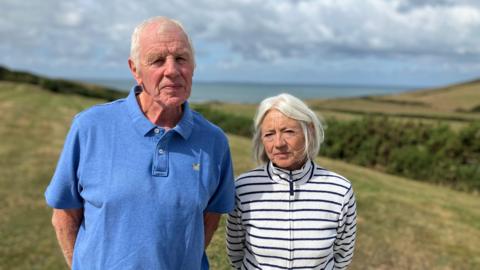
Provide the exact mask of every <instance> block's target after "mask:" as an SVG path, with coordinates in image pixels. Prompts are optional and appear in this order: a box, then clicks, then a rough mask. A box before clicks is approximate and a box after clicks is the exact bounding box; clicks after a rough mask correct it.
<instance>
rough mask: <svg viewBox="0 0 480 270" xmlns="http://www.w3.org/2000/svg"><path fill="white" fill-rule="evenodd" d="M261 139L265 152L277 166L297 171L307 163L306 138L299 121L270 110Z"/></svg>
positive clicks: (264, 122) (264, 119)
mask: <svg viewBox="0 0 480 270" xmlns="http://www.w3.org/2000/svg"><path fill="white" fill-rule="evenodd" d="M261 138H262V143H263V146H264V147H265V152H266V153H267V156H268V158H269V159H270V160H271V161H272V162H273V164H275V166H277V167H279V168H283V169H287V170H296V169H299V168H301V167H302V166H303V164H304V163H305V160H306V156H305V136H304V135H303V131H302V127H301V125H300V123H299V122H298V121H297V120H294V119H292V118H289V117H287V116H285V115H284V114H283V113H281V112H280V111H278V110H275V109H273V110H270V111H268V112H267V114H266V115H265V117H264V118H263V122H262V125H261Z"/></svg>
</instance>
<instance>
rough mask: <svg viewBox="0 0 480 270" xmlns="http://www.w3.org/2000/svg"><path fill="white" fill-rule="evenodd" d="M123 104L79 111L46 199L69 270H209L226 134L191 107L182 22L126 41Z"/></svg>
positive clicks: (227, 183) (226, 157)
mask: <svg viewBox="0 0 480 270" xmlns="http://www.w3.org/2000/svg"><path fill="white" fill-rule="evenodd" d="M128 63H129V66H130V70H131V72H132V74H133V76H134V77H135V80H136V81H137V86H135V87H134V88H133V89H132V91H131V92H130V94H129V95H128V97H127V98H125V99H120V100H117V101H114V102H111V103H108V104H103V105H98V106H94V107H92V108H90V109H87V110H86V111H83V112H81V113H79V114H78V115H77V116H76V117H75V119H74V121H73V123H72V126H71V129H70V131H69V134H68V135H67V138H66V141H65V145H64V149H63V151H62V154H61V157H60V159H59V162H58V165H57V168H56V171H55V174H54V176H53V178H52V181H51V183H50V185H49V186H48V188H47V190H46V193H45V197H46V200H47V203H48V204H49V205H50V206H51V207H53V208H54V210H53V218H52V223H53V226H54V228H55V231H56V234H57V238H58V242H59V244H60V247H61V249H62V251H63V254H64V256H65V258H66V260H67V263H68V265H69V266H71V267H72V268H73V269H208V262H207V259H206V256H205V252H204V250H205V248H206V246H207V245H208V243H209V241H210V240H211V238H212V235H213V233H214V231H215V230H216V228H217V225H218V221H219V218H220V215H221V213H227V212H230V211H231V210H232V209H233V205H234V188H233V173H232V162H231V157H230V151H229V148H228V141H227V138H226V136H225V135H224V133H223V132H222V131H221V130H220V129H219V128H218V127H216V126H214V125H213V124H211V123H210V122H208V121H206V120H205V119H204V118H202V116H200V115H199V114H198V113H196V112H194V111H192V110H191V109H190V108H189V104H188V102H187V99H188V97H189V96H190V91H191V85H192V76H193V71H194V67H195V61H194V55H193V48H192V45H191V42H190V39H189V38H188V36H187V34H186V33H185V31H184V30H183V28H182V26H181V25H180V24H179V23H178V22H176V21H173V20H171V19H168V18H165V17H155V18H152V19H149V20H147V21H145V22H143V23H142V24H140V25H139V26H137V28H136V29H135V31H134V33H133V35H132V44H131V55H130V58H129V60H128Z"/></svg>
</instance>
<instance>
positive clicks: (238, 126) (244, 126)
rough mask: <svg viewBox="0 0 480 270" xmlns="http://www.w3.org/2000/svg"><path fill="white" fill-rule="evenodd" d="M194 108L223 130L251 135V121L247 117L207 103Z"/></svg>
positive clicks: (241, 134)
mask: <svg viewBox="0 0 480 270" xmlns="http://www.w3.org/2000/svg"><path fill="white" fill-rule="evenodd" d="M194 109H195V110H196V111H198V112H199V113H201V114H202V115H203V116H204V117H205V118H207V119H208V120H209V121H211V122H212V123H214V124H215V125H217V126H219V127H221V128H222V129H223V130H224V131H225V132H228V133H233V134H237V135H240V136H245V137H250V136H251V135H252V132H251V127H252V123H253V121H252V120H251V119H250V118H248V117H244V116H239V115H234V114H229V113H225V112H223V111H220V110H215V109H212V108H211V107H210V106H209V105H207V104H202V105H196V106H194Z"/></svg>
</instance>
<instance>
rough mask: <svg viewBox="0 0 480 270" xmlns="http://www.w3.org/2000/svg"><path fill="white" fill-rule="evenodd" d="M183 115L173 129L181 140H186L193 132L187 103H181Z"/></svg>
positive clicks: (191, 115) (191, 114)
mask: <svg viewBox="0 0 480 270" xmlns="http://www.w3.org/2000/svg"><path fill="white" fill-rule="evenodd" d="M182 106H183V115H182V118H181V119H180V122H178V124H177V125H176V126H175V127H174V128H173V130H175V131H176V132H177V133H178V134H180V136H182V137H183V139H185V140H186V139H188V138H189V137H190V135H191V134H192V131H193V113H192V110H191V109H190V105H189V103H188V101H185V102H184V103H183V105H182Z"/></svg>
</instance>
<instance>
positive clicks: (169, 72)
mask: <svg viewBox="0 0 480 270" xmlns="http://www.w3.org/2000/svg"><path fill="white" fill-rule="evenodd" d="M178 74H179V71H178V65H177V63H176V62H175V59H173V58H168V59H167V60H166V61H165V76H167V77H175V76H177V75H178Z"/></svg>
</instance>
